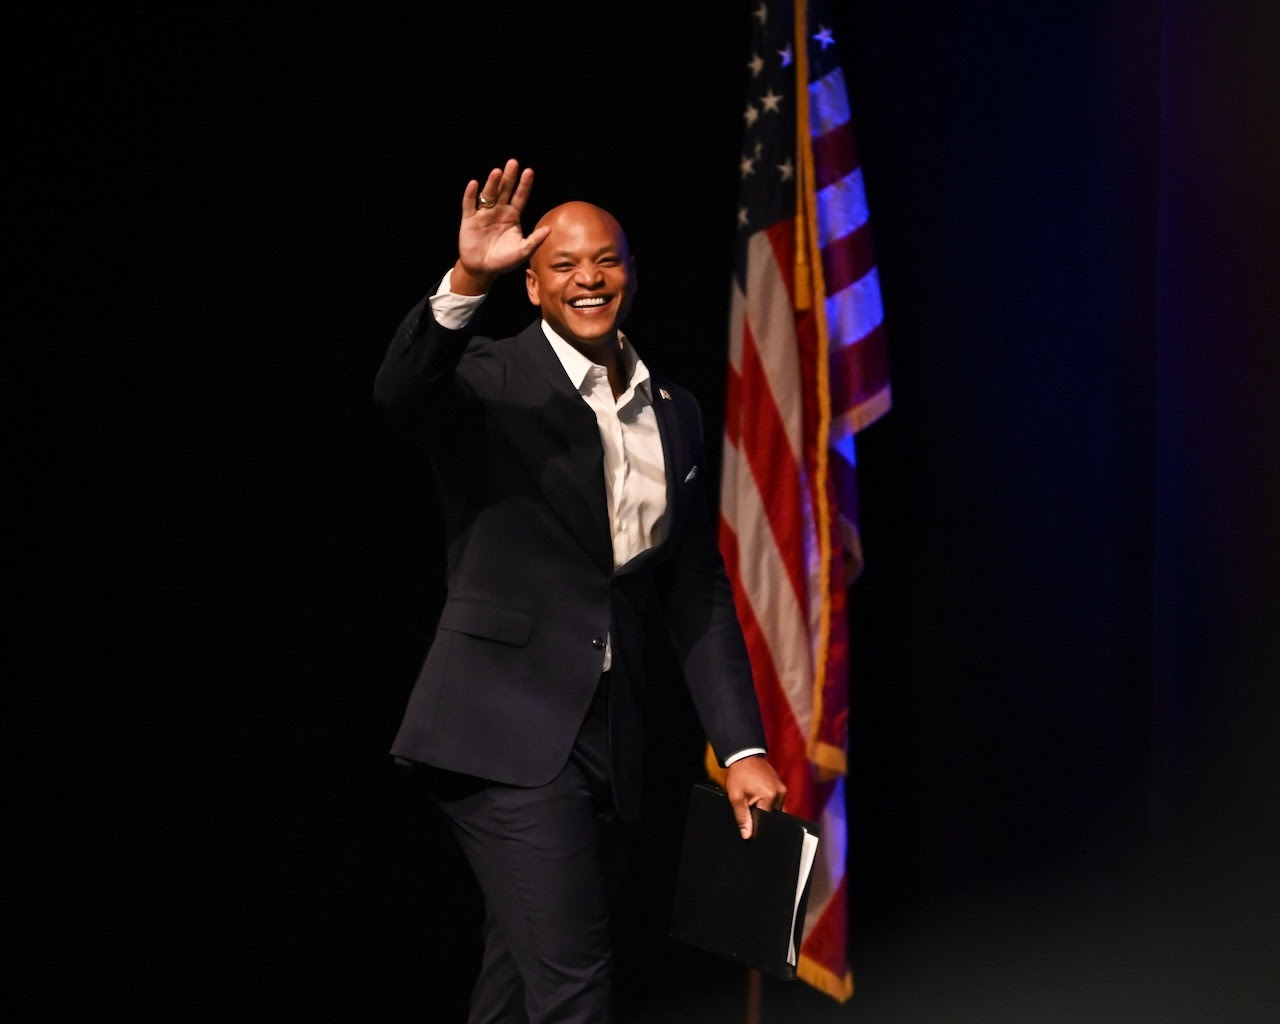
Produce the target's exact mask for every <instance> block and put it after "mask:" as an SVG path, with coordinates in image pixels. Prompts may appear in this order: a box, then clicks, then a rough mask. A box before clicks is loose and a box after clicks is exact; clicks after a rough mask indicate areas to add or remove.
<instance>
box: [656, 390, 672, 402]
mask: <svg viewBox="0 0 1280 1024" xmlns="http://www.w3.org/2000/svg"><path fill="white" fill-rule="evenodd" d="M658 394H660V395H661V396H662V397H663V398H665V399H666V400H667V401H668V402H669V401H671V392H669V391H668V390H667V389H666V388H658Z"/></svg>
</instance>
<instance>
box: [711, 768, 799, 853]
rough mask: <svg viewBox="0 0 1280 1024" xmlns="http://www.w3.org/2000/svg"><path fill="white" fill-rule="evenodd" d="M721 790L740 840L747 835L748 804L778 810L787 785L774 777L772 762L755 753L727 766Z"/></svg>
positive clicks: (749, 832)
mask: <svg viewBox="0 0 1280 1024" xmlns="http://www.w3.org/2000/svg"><path fill="white" fill-rule="evenodd" d="M725 790H726V791H727V792H728V794H729V803H730V804H732V805H733V816H734V817H735V818H737V819H738V831H739V832H741V833H742V838H743V839H750V838H751V833H752V828H753V824H752V821H751V808H752V807H760V808H763V809H764V810H766V811H780V810H782V802H783V801H784V800H785V799H786V796H787V787H786V786H785V785H784V784H783V782H782V780H781V779H780V778H778V773H777V772H775V771H774V770H773V765H771V764H770V763H769V762H768V761H766V760H765V759H764V757H762V756H761V755H759V754H753V755H751V756H750V757H744V758H742V759H741V760H739V761H734V762H733V764H731V765H729V776H728V778H727V779H726V780H725Z"/></svg>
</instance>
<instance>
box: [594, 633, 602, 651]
mask: <svg viewBox="0 0 1280 1024" xmlns="http://www.w3.org/2000/svg"><path fill="white" fill-rule="evenodd" d="M591 646H592V647H594V648H595V649H596V650H597V651H603V650H604V637H602V636H593V637H592V638H591Z"/></svg>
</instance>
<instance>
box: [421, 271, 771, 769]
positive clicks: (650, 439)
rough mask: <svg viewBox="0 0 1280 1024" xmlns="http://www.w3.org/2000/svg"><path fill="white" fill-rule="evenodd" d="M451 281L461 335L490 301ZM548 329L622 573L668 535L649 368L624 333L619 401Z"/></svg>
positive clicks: (442, 313)
mask: <svg viewBox="0 0 1280 1024" xmlns="http://www.w3.org/2000/svg"><path fill="white" fill-rule="evenodd" d="M451 276H452V271H450V272H449V273H448V274H445V276H444V279H443V280H442V281H441V282H440V287H439V288H438V289H437V290H436V293H435V294H434V295H432V296H431V312H432V315H434V316H435V318H436V322H437V323H439V324H440V326H441V327H447V328H449V329H450V330H459V329H461V328H463V327H465V326H466V325H467V324H468V323H469V322H470V321H471V318H472V317H473V316H474V315H475V313H476V310H477V309H479V308H480V304H481V303H482V302H484V298H485V297H484V296H483V295H458V294H455V293H454V292H453V291H452V290H451V288H450V287H449V284H450V278H451ZM542 330H543V333H544V334H546V336H547V341H548V342H549V343H550V345H551V348H552V350H553V351H554V352H555V354H556V357H557V358H558V359H559V360H560V365H561V366H563V367H564V371H565V373H566V374H567V375H568V377H569V381H570V383H572V384H573V386H574V387H575V388H576V389H577V391H578V394H580V395H581V396H582V399H583V401H584V402H586V403H587V405H589V406H590V407H591V411H592V412H594V413H595V416H596V426H597V427H598V428H599V431H600V442H601V445H602V446H603V448H604V480H605V503H606V506H607V509H608V514H609V533H610V536H611V537H612V538H613V567H614V568H615V569H617V568H620V567H621V566H623V565H626V563H627V562H629V561H631V559H633V558H635V557H636V556H637V555H639V554H641V553H643V552H645V551H648V550H649V549H650V548H652V547H656V546H657V545H658V544H660V543H662V540H663V538H664V537H665V536H666V527H667V522H666V511H667V474H666V460H665V458H664V456H663V453H662V438H661V436H660V435H659V433H658V417H657V414H656V413H655V412H654V409H653V385H652V382H651V381H650V379H649V369H648V367H646V366H645V365H644V362H643V361H642V360H641V359H640V357H639V355H638V354H637V353H636V350H635V348H634V347H633V346H631V345H630V344H629V343H628V342H627V339H626V337H625V336H624V335H623V334H622V333H621V332H619V334H618V337H619V340H620V341H621V343H622V352H621V355H622V363H621V366H620V367H619V368H620V369H621V370H622V371H623V374H624V375H625V377H626V380H627V388H626V390H625V391H623V393H622V394H621V395H619V396H618V397H617V398H616V399H615V398H614V396H613V388H612V387H611V386H610V384H609V374H608V372H607V371H606V369H605V368H604V367H603V366H601V365H600V364H599V363H594V362H592V361H591V360H590V359H588V358H587V357H586V356H585V355H583V354H582V353H581V352H579V351H578V350H577V349H576V348H574V347H573V346H572V345H570V344H569V343H568V342H567V341H565V340H564V339H563V338H562V337H560V335H559V334H557V333H556V332H555V331H554V330H552V328H551V325H550V324H548V323H547V322H546V321H545V320H544V321H542ZM612 664H613V645H612V643H611V642H610V638H608V637H606V639H605V648H604V662H603V664H602V666H601V671H602V672H603V671H607V670H608V669H609V667H610V665H612ZM763 753H764V751H763V750H762V749H758V748H750V749H747V750H740V751H738V752H737V753H735V754H733V755H732V756H730V757H727V758H725V764H726V765H730V764H732V763H733V762H734V761H737V760H739V759H740V758H743V757H747V756H749V755H751V754H763Z"/></svg>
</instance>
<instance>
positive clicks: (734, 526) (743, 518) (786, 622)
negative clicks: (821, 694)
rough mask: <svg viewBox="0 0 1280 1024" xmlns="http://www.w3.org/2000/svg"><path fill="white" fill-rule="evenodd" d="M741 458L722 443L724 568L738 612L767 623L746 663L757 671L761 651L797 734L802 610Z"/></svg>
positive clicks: (802, 677)
mask: <svg viewBox="0 0 1280 1024" xmlns="http://www.w3.org/2000/svg"><path fill="white" fill-rule="evenodd" d="M742 463H743V460H742V459H741V457H740V454H739V451H738V449H736V448H730V447H726V448H725V452H724V464H725V468H726V473H732V474H733V478H734V480H735V490H734V495H733V500H732V501H731V502H730V503H728V504H727V505H726V506H725V507H724V508H723V509H722V514H721V525H722V527H726V528H728V529H729V530H730V531H732V534H733V540H734V552H733V559H731V558H730V557H729V555H728V553H725V563H726V572H728V574H729V578H730V582H732V583H733V584H734V599H735V602H736V604H737V607H738V610H739V613H741V612H742V610H743V607H744V606H747V607H749V608H750V611H751V615H752V618H753V620H755V621H756V622H759V623H764V624H767V625H768V626H769V627H770V628H769V629H768V631H767V632H765V631H763V630H762V631H761V634H760V636H761V645H762V646H761V648H760V650H758V651H753V652H752V661H751V667H752V669H753V670H755V671H756V672H759V671H760V666H759V665H758V664H757V662H756V658H755V655H756V654H760V653H764V654H767V656H768V666H767V669H768V672H769V675H770V677H771V678H772V679H774V680H775V682H776V684H777V686H778V688H779V690H780V691H781V692H782V693H783V694H785V696H786V699H787V702H788V704H789V705H790V713H791V716H792V717H793V718H794V719H795V721H796V723H797V727H798V728H799V729H800V730H801V735H802V736H803V735H804V733H805V732H806V731H807V729H808V727H809V717H810V716H809V679H810V677H811V675H812V672H813V664H812V660H811V656H810V651H809V647H808V643H807V637H808V631H807V630H806V628H805V619H804V613H803V611H802V609H801V605H800V604H799V602H798V601H797V600H796V596H795V592H794V591H793V590H792V588H791V587H790V586H789V585H788V570H787V564H786V561H785V560H784V559H783V558H782V557H781V555H780V553H779V551H778V548H777V546H776V545H775V543H774V539H773V532H772V529H771V528H770V527H769V524H768V522H767V521H766V519H765V517H764V515H763V503H762V502H761V501H760V492H759V489H758V488H757V487H756V483H755V479H754V477H753V476H752V475H751V474H750V473H749V472H745V471H744V467H743V464H742ZM739 545H741V547H742V548H745V550H747V551H751V552H753V554H754V558H753V560H752V563H751V565H750V567H749V571H741V570H740V567H739V566H738V563H737V561H736V559H737V557H738V555H737V553H738V551H739V549H740V548H739ZM758 682H759V681H758V680H757V683H758Z"/></svg>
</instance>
